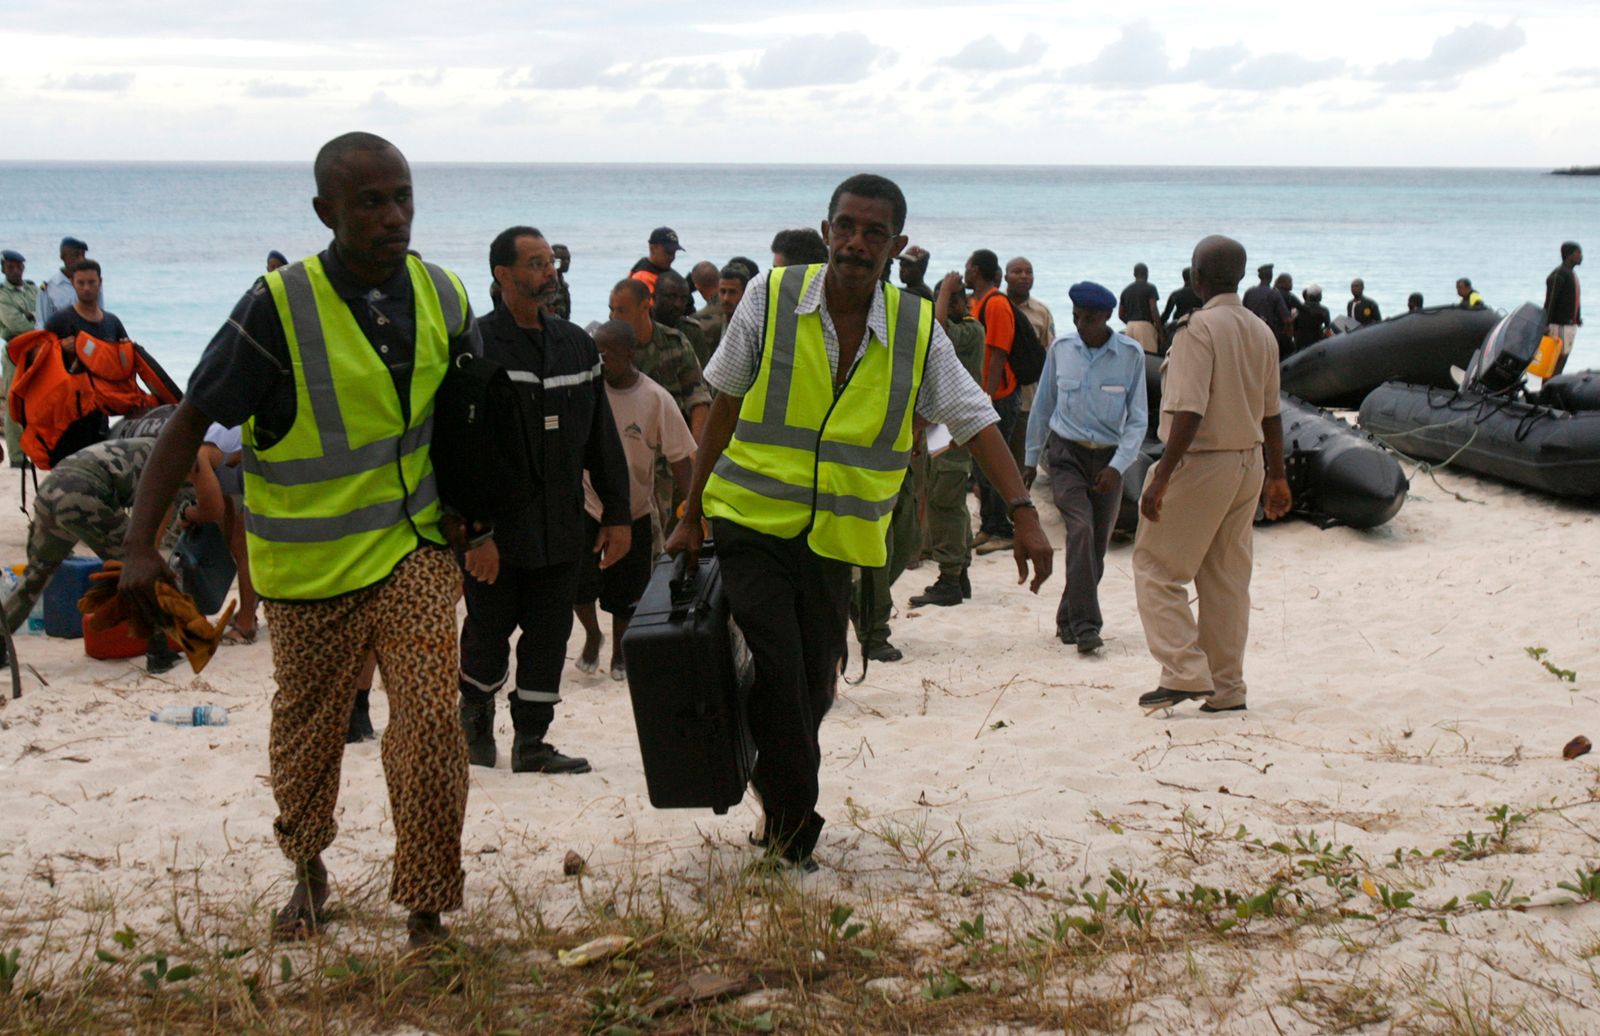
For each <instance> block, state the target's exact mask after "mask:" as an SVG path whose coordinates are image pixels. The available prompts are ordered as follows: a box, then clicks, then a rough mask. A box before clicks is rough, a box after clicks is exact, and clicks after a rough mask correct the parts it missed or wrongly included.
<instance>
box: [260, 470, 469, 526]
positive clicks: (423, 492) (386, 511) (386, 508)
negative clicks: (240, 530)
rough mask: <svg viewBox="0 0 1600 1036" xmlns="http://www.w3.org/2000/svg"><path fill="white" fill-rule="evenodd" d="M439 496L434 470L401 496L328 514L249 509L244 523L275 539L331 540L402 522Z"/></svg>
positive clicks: (432, 502)
mask: <svg viewBox="0 0 1600 1036" xmlns="http://www.w3.org/2000/svg"><path fill="white" fill-rule="evenodd" d="M438 500H439V487H438V485H437V484H435V482H434V478H433V475H431V474H430V475H428V476H427V477H426V478H424V479H423V480H422V482H421V484H420V485H418V486H417V488H416V491H415V492H413V493H412V494H411V495H410V496H408V497H405V498H403V499H400V500H385V501H383V502H382V503H377V504H368V505H367V506H365V507H358V508H356V509H355V510H353V511H347V512H345V513H344V514H336V515H331V516H329V517H326V518H269V517H267V516H266V515H262V514H257V513H256V512H254V511H251V510H248V509H247V510H246V511H245V516H244V527H245V529H247V530H248V531H249V532H251V533H252V534H254V535H255V536H257V537H259V538H261V539H264V540H271V541H272V542H274V543H329V542H332V541H333V540H338V539H343V538H344V537H346V536H358V535H360V534H361V533H365V532H380V531H382V530H384V529H387V528H389V527H390V526H393V525H399V524H400V523H401V522H404V521H406V520H407V519H409V518H410V517H411V516H412V515H414V514H416V513H417V512H419V511H421V510H423V509H424V508H426V507H428V506H430V505H432V504H434V503H437V502H438Z"/></svg>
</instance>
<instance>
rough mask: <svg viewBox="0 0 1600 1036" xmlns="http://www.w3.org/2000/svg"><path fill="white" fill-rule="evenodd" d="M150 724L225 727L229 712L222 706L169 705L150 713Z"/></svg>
mask: <svg viewBox="0 0 1600 1036" xmlns="http://www.w3.org/2000/svg"><path fill="white" fill-rule="evenodd" d="M150 722H152V723H165V724H166V725H167V726H169V727H225V726H227V725H228V710H227V708H226V707H224V706H222V705H168V706H166V707H165V708H162V709H161V710H160V711H157V712H152V713H150Z"/></svg>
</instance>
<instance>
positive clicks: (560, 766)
mask: <svg viewBox="0 0 1600 1036" xmlns="http://www.w3.org/2000/svg"><path fill="white" fill-rule="evenodd" d="M589 769H590V767H589V760H587V759H584V758H582V757H581V756H575V755H562V754H561V753H560V752H558V751H557V750H556V747H555V746H554V745H552V744H550V743H549V742H547V741H543V740H540V739H536V738H532V737H528V736H526V735H524V734H518V735H516V737H515V738H514V739H513V740H512V742H511V772H512V773H588V772H589Z"/></svg>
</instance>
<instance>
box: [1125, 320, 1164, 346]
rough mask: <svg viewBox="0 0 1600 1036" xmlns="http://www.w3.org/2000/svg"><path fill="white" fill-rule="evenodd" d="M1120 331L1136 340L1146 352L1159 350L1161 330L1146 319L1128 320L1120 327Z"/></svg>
mask: <svg viewBox="0 0 1600 1036" xmlns="http://www.w3.org/2000/svg"><path fill="white" fill-rule="evenodd" d="M1122 333H1123V334H1125V335H1127V336H1128V337H1129V338H1131V339H1133V340H1134V341H1135V342H1138V343H1139V345H1140V347H1142V348H1143V349H1144V351H1145V352H1147V353H1158V352H1160V351H1161V332H1160V331H1158V330H1157V329H1156V325H1155V324H1153V323H1151V322H1150V321H1148V320H1130V321H1128V326H1127V327H1125V328H1123V329H1122Z"/></svg>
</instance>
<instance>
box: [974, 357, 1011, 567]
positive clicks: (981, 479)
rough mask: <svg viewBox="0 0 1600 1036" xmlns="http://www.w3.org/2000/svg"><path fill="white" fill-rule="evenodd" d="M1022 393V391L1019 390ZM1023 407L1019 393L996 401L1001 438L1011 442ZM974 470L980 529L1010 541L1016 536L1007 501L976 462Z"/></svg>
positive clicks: (995, 408)
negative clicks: (976, 483)
mask: <svg viewBox="0 0 1600 1036" xmlns="http://www.w3.org/2000/svg"><path fill="white" fill-rule="evenodd" d="M1018 391H1019V392H1020V391H1021V390H1020V389H1019V390H1018ZM1021 406H1022V402H1021V400H1019V399H1018V398H1017V392H1013V393H1011V395H1009V396H1007V397H1006V398H1004V399H997V400H995V404H994V412H995V413H996V414H998V415H999V417H1000V438H1002V439H1005V440H1008V441H1009V440H1010V438H1011V428H1012V426H1013V425H1015V424H1016V423H1017V413H1018V411H1019V410H1020V408H1021ZM972 469H973V471H974V472H976V474H977V477H978V529H979V531H981V532H986V533H988V534H989V535H990V536H994V537H997V538H1000V539H1010V538H1011V537H1012V536H1014V535H1015V531H1014V530H1013V529H1012V527H1011V519H1010V517H1009V516H1007V514H1006V500H1005V497H1003V496H1001V495H1000V492H999V490H997V489H995V488H994V486H993V485H991V484H990V483H989V479H988V476H986V475H985V474H984V473H983V469H982V468H980V467H978V465H977V463H976V462H974V463H973V465H972Z"/></svg>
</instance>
